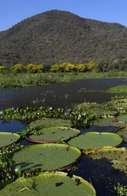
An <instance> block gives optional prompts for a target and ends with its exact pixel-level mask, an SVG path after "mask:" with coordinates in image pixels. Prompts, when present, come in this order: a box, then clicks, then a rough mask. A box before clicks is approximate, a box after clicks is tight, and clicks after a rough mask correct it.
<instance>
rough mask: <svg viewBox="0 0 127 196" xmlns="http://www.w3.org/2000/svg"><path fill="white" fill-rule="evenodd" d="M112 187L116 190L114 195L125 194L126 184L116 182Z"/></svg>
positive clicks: (126, 192) (121, 195)
mask: <svg viewBox="0 0 127 196" xmlns="http://www.w3.org/2000/svg"><path fill="white" fill-rule="evenodd" d="M114 189H115V191H116V196H127V186H124V185H121V184H120V183H118V184H117V185H116V186H115V187H114Z"/></svg>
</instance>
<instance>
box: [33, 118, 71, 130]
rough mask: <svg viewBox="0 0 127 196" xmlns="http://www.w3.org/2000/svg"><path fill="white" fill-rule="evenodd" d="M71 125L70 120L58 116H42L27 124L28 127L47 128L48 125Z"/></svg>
mask: <svg viewBox="0 0 127 196" xmlns="http://www.w3.org/2000/svg"><path fill="white" fill-rule="evenodd" d="M58 126H62V127H71V122H70V120H64V119H60V118H42V119H39V120H36V121H33V122H31V123H30V124H29V128H32V129H33V128H35V129H36V128H39V129H42V128H48V127H58Z"/></svg>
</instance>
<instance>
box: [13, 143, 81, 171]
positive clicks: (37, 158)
mask: <svg viewBox="0 0 127 196" xmlns="http://www.w3.org/2000/svg"><path fill="white" fill-rule="evenodd" d="M80 155H81V152H80V150H78V149H77V148H75V147H71V146H69V145H65V144H37V145H31V146H26V147H24V148H23V149H22V150H20V151H18V152H16V153H15V154H14V156H13V160H14V161H16V163H17V164H18V165H19V166H21V168H22V170H25V169H27V168H31V167H33V166H34V167H35V166H37V167H39V168H41V169H42V171H51V170H56V169H60V168H63V167H66V166H68V165H70V164H72V163H74V162H75V161H76V160H77V159H78V158H79V157H80Z"/></svg>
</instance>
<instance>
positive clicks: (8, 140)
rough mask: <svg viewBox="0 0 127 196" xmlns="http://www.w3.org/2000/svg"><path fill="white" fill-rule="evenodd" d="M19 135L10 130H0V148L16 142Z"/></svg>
mask: <svg viewBox="0 0 127 196" xmlns="http://www.w3.org/2000/svg"><path fill="white" fill-rule="evenodd" d="M19 138H20V135H18V134H16V133H10V132H0V148H1V147H5V146H8V145H10V144H13V143H14V142H17V141H18V140H19Z"/></svg>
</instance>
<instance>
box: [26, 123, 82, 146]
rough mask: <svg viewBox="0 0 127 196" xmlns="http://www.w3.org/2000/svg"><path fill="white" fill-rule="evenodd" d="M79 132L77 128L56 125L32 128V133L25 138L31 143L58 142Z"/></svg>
mask: <svg viewBox="0 0 127 196" xmlns="http://www.w3.org/2000/svg"><path fill="white" fill-rule="evenodd" d="M79 134H80V131H79V130H78V129H74V128H70V127H57V126H56V127H47V128H43V129H38V130H33V134H30V135H29V136H27V138H26V139H27V140H28V141H30V142H33V143H59V142H64V141H67V140H68V139H70V138H72V137H74V136H77V135H79Z"/></svg>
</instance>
